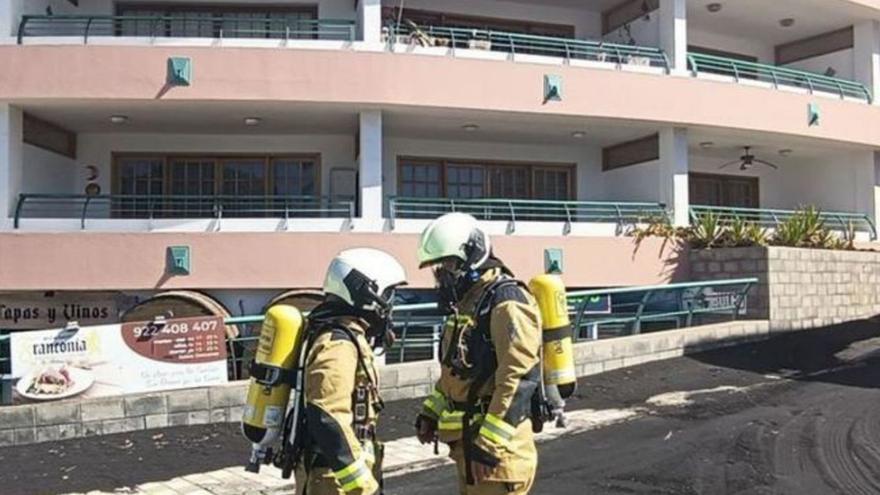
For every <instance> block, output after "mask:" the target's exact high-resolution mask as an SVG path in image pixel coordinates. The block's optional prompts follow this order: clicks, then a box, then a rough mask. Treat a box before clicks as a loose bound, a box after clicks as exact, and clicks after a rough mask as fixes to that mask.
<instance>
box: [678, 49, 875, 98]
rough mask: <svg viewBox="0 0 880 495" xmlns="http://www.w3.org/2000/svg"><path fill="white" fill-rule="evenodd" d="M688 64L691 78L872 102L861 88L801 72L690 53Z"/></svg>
mask: <svg viewBox="0 0 880 495" xmlns="http://www.w3.org/2000/svg"><path fill="white" fill-rule="evenodd" d="M688 64H689V65H690V70H691V71H693V73H694V75H696V74H697V73H699V72H708V73H712V74H721V75H725V76H730V77H733V78H734V80H736V81H737V82H739V81H741V80H744V79H746V80H755V81H762V82H766V83H769V84H772V85H773V87H775V88H779V87H780V86H789V87H797V88H803V89H806V90H808V91H809V92H810V93H811V94H812V93H815V92H823V93H831V94H836V95H839V96H840V97H841V98H856V99H860V100H865V101H867V102H868V103H871V100H872V95H871V92H870V91H869V90H868V88H867V87H865V85H864V84H861V83H858V82H855V81H848V80H846V79H839V78H836V77H829V76H825V75H822V74H816V73H813V72H807V71H803V70H797V69H790V68H787V67H777V66H774V65H766V64H759V63H755V62H746V61H743V60H736V59H732V58H726V57H717V56H714V55H704V54H701V53H689V54H688Z"/></svg>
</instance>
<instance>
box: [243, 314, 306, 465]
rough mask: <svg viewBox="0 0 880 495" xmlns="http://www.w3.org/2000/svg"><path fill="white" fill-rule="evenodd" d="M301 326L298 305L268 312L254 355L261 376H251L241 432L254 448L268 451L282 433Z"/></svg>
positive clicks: (301, 318)
mask: <svg viewBox="0 0 880 495" xmlns="http://www.w3.org/2000/svg"><path fill="white" fill-rule="evenodd" d="M302 330H303V316H302V313H300V312H299V310H298V309H296V308H295V307H293V306H286V305H278V306H273V307H271V308H269V311H267V312H266V319H265V321H264V322H263V328H262V331H261V332H260V340H259V344H258V346H257V352H256V356H255V357H254V363H255V365H256V368H262V370H261V372H260V373H259V374H260V375H262V376H260V377H259V378H257V377H251V379H250V386H249V387H248V394H247V402H246V403H245V406H244V415H243V418H242V433H243V434H244V436H245V437H246V438H247V439H248V440H250V441H251V442H252V443H253V444H254V445H253V447H254V450H255V451H263V452H265V451H266V450H267V449H269V448H270V447H271V445H272V444H273V443H274V442H276V441H277V440H278V439H279V438H280V436H281V434H282V431H283V428H284V419H285V415H286V412H287V404H288V401H289V400H290V389H291V383H290V379H289V378H290V372H292V371H293V370H294V369H295V368H296V366H297V364H298V362H297V361H298V357H299V348H300V344H301V342H300V341H301V340H302V338H301V336H302V333H303V331H302Z"/></svg>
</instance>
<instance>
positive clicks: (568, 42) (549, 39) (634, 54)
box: [386, 25, 670, 72]
mask: <svg viewBox="0 0 880 495" xmlns="http://www.w3.org/2000/svg"><path fill="white" fill-rule="evenodd" d="M386 30H387V32H388V33H389V34H390V35H391V36H389V42H393V40H395V39H397V37H398V36H412V35H417V36H418V38H417V39H418V40H419V41H420V42H422V43H426V42H431V43H433V44H434V45H435V46H449V47H451V48H452V49H455V48H482V49H487V50H495V51H506V52H509V53H513V54H535V55H547V56H553V57H561V58H564V59H566V60H571V59H585V60H594V61H599V62H611V63H615V64H617V65H624V64H633V65H650V66H653V67H660V68H663V69H664V70H666V71H667V72H668V71H669V69H670V67H669V59H668V57H667V56H666V54H665V53H664V52H663V50H661V49H660V48H656V47H651V46H639V45H621V44H616V43H605V42H602V41H592V40H579V39H574V38H563V37H554V36H540V35H533V34H521V33H514V32H508V31H494V30H484V29H470V28H454V27H441V26H430V25H427V26H415V25H414V26H403V25H402V26H399V27H398V26H396V25H389V26H387V27H386Z"/></svg>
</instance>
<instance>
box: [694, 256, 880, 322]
mask: <svg viewBox="0 0 880 495" xmlns="http://www.w3.org/2000/svg"><path fill="white" fill-rule="evenodd" d="M691 275H692V278H693V279H694V280H695V281H696V280H717V279H721V278H748V277H756V278H757V279H758V285H757V286H756V287H753V288H752V291H751V292H750V293H749V300H748V316H749V317H751V318H760V319H768V320H770V326H771V330H799V329H803V328H817V327H822V326H825V325H831V324H836V323H841V322H845V321H851V320H857V319H861V318H866V317H870V316H875V315H878V314H880V253H877V252H873V251H830V250H820V249H796V248H782V247H752V248H725V249H703V250H694V251H693V252H692V253H691Z"/></svg>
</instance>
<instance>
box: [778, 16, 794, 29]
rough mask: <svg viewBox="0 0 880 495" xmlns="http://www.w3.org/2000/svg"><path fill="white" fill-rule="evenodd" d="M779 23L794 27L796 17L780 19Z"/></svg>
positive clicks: (783, 25)
mask: <svg viewBox="0 0 880 495" xmlns="http://www.w3.org/2000/svg"><path fill="white" fill-rule="evenodd" d="M779 25H780V26H782V27H786V28H787V27H792V26H794V19H792V18H791V17H786V18H785V19H779Z"/></svg>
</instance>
